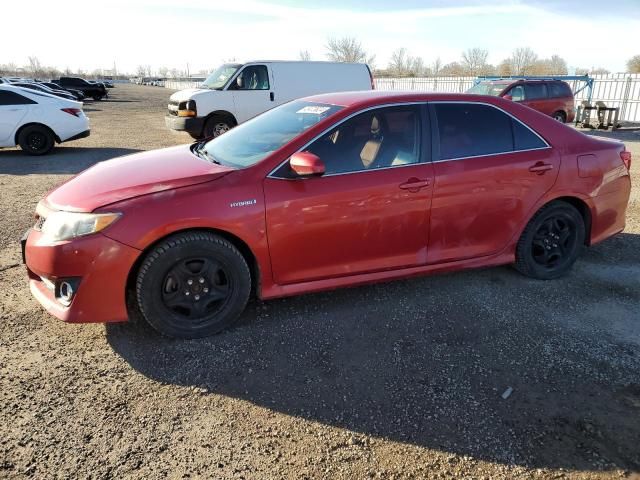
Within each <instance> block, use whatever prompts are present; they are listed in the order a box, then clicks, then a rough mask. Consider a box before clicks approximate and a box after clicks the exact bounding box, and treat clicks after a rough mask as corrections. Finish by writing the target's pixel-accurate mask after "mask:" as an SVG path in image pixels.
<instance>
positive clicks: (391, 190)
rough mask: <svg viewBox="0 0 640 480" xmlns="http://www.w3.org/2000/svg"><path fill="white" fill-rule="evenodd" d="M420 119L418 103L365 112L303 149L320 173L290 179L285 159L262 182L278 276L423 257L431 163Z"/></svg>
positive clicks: (307, 277) (314, 275) (346, 270)
mask: <svg viewBox="0 0 640 480" xmlns="http://www.w3.org/2000/svg"><path fill="white" fill-rule="evenodd" d="M425 121H427V117H426V116H425V115H424V114H423V113H422V110H421V109H420V107H419V106H417V105H404V106H394V107H384V108H377V109H372V110H368V111H366V112H363V113H360V114H358V115H356V116H353V117H351V118H349V119H348V120H346V121H344V122H342V123H340V124H339V125H337V126H336V127H335V128H333V129H332V130H330V131H329V132H327V133H325V134H324V135H322V136H320V137H319V138H318V139H316V140H315V141H314V142H312V143H311V144H310V145H308V146H307V147H306V148H304V149H303V151H308V152H311V153H313V154H315V155H317V156H318V157H320V159H321V160H322V161H323V162H324V164H325V168H326V171H325V174H324V175H322V176H319V177H312V178H304V179H302V178H296V177H295V174H292V173H291V169H290V167H289V165H288V162H285V163H284V164H283V165H282V166H281V167H280V168H279V169H277V170H276V171H275V172H273V173H272V174H271V175H270V176H269V177H267V178H266V179H265V182H264V193H265V205H266V222H267V235H268V241H269V251H270V255H271V264H272V269H273V274H274V279H275V281H276V283H278V284H281V285H283V284H291V283H296V282H305V281H311V280H318V279H323V278H332V277H340V276H347V275H354V274H359V273H364V272H373V271H380V270H387V269H397V268H402V267H412V266H416V265H423V264H425V263H426V261H427V236H428V232H429V208H430V203H431V191H432V188H433V167H432V165H431V163H430V162H429V161H428V160H429V158H428V152H429V149H424V148H423V143H422V142H421V138H424V136H423V135H421V124H424V122H425ZM426 142H427V144H428V143H429V138H428V137H427V138H426Z"/></svg>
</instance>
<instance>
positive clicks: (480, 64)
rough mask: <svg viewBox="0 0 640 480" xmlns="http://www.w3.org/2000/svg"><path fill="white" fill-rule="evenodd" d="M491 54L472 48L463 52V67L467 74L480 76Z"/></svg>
mask: <svg viewBox="0 0 640 480" xmlns="http://www.w3.org/2000/svg"><path fill="white" fill-rule="evenodd" d="M488 56H489V52H488V51H487V50H483V49H482V48H470V49H468V50H466V51H464V52H462V65H463V66H464V67H465V69H466V72H465V73H467V74H469V75H479V74H480V73H481V72H482V70H483V69H484V68H485V65H486V64H487V57H488Z"/></svg>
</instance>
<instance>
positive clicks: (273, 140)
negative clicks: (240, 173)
mask: <svg viewBox="0 0 640 480" xmlns="http://www.w3.org/2000/svg"><path fill="white" fill-rule="evenodd" d="M339 110H342V107H338V106H336V105H327V104H323V103H314V102H307V101H303V100H296V101H293V102H290V103H285V104H284V105H281V106H279V107H276V108H274V109H272V110H269V111H267V112H265V113H263V114H262V115H258V116H257V117H255V118H253V119H251V120H249V121H248V122H245V123H243V124H241V125H239V126H237V127H235V128H233V129H232V130H229V131H228V132H227V133H225V134H223V135H221V136H219V137H216V138H214V139H213V140H209V141H208V142H207V143H206V144H205V145H203V146H202V148H200V149H199V150H200V151H201V152H202V153H204V154H205V155H206V156H207V157H208V158H209V159H210V160H211V161H213V162H217V163H221V164H222V165H229V166H232V167H238V168H244V167H250V166H251V165H255V164H256V163H258V162H259V161H261V160H263V159H264V158H266V157H267V156H268V155H269V154H271V153H272V152H274V151H276V150H277V149H279V148H280V147H282V146H283V145H284V144H285V143H287V142H289V141H290V140H292V139H293V138H295V137H297V136H298V135H300V134H301V133H303V132H304V131H306V130H308V129H309V128H311V127H312V126H314V125H315V124H316V123H318V122H320V121H321V120H324V119H325V118H327V117H329V116H331V115H333V114H334V113H336V112H337V111H339Z"/></svg>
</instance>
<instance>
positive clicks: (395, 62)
mask: <svg viewBox="0 0 640 480" xmlns="http://www.w3.org/2000/svg"><path fill="white" fill-rule="evenodd" d="M387 69H388V70H389V72H391V73H392V74H393V75H400V76H421V75H424V74H425V73H426V71H427V67H425V65H424V60H423V59H422V58H420V57H413V56H411V55H408V54H407V49H406V48H398V49H397V50H395V51H394V52H393V53H392V54H391V61H390V62H389V66H388V67H387Z"/></svg>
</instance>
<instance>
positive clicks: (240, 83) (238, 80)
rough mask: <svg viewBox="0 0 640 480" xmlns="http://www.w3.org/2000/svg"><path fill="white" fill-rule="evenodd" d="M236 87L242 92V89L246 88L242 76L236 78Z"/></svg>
mask: <svg viewBox="0 0 640 480" xmlns="http://www.w3.org/2000/svg"><path fill="white" fill-rule="evenodd" d="M236 86H237V87H238V88H239V89H240V90H242V87H243V86H244V81H243V80H242V75H239V76H238V78H236Z"/></svg>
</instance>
